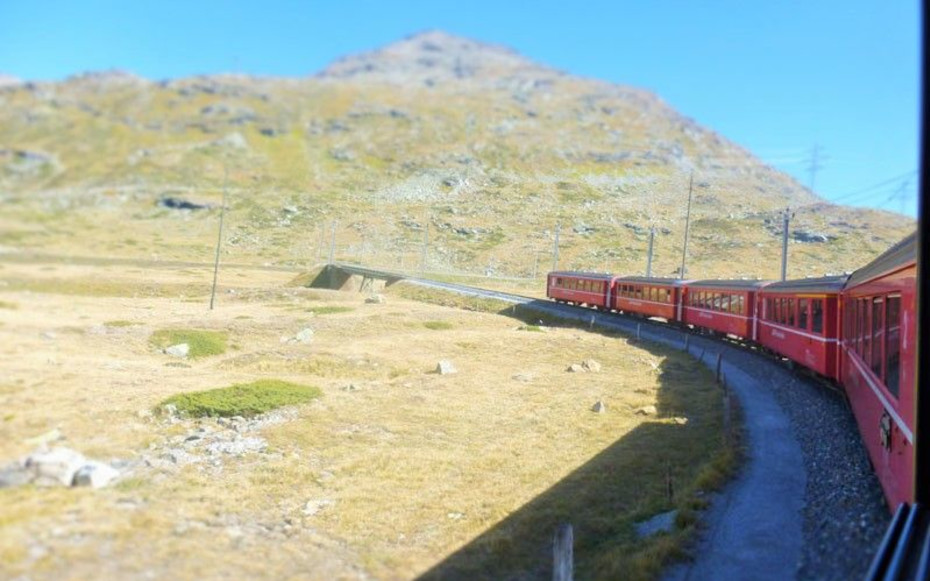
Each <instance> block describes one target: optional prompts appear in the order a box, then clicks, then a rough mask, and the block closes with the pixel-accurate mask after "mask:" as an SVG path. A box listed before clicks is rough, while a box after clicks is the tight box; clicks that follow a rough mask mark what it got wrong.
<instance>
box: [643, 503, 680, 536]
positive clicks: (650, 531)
mask: <svg viewBox="0 0 930 581" xmlns="http://www.w3.org/2000/svg"><path fill="white" fill-rule="evenodd" d="M677 517H678V511H677V510H670V511H668V512H663V513H660V514H657V515H655V516H654V517H652V518H651V519H649V520H646V521H643V522H640V523H636V536H638V537H639V538H641V539H643V538H646V537H651V536H652V535H655V534H658V533H668V532H671V531H672V529H674V528H675V519H676V518H677Z"/></svg>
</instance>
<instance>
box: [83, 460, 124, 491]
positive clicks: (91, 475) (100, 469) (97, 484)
mask: <svg viewBox="0 0 930 581" xmlns="http://www.w3.org/2000/svg"><path fill="white" fill-rule="evenodd" d="M117 476H119V472H118V471H117V470H116V469H115V468H113V467H111V466H110V465H109V464H104V463H103V462H97V461H95V460H91V461H89V462H87V463H86V464H84V465H83V466H81V467H80V468H79V469H78V471H77V472H75V473H74V480H73V482H72V484H74V486H90V487H91V488H103V487H104V486H106V485H107V484H109V483H110V482H112V481H113V480H114V479H115V478H116V477H117Z"/></svg>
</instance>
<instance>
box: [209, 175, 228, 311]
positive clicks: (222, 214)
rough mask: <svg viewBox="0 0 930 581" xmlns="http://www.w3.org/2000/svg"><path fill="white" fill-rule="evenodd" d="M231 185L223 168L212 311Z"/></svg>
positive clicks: (211, 292) (214, 263)
mask: <svg viewBox="0 0 930 581" xmlns="http://www.w3.org/2000/svg"><path fill="white" fill-rule="evenodd" d="M228 183H229V168H228V167H227V166H224V167H223V202H222V205H221V206H220V231H219V234H217V236H216V259H214V261H213V289H212V290H211V291H210V310H211V311H212V310H213V303H214V301H215V300H216V277H217V275H218V274H219V271H220V247H221V246H222V245H223V218H224V217H225V215H226V188H227V185H228Z"/></svg>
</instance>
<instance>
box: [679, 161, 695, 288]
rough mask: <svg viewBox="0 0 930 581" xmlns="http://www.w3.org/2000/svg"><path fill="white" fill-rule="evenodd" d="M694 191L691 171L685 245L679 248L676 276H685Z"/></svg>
mask: <svg viewBox="0 0 930 581" xmlns="http://www.w3.org/2000/svg"><path fill="white" fill-rule="evenodd" d="M693 191H694V172H693V171H692V172H691V179H690V180H689V181H688V212H687V214H685V245H684V247H683V248H682V249H681V272H679V273H678V278H681V279H683V278H685V262H686V261H687V259H688V234H689V233H690V230H691V194H692V192H693Z"/></svg>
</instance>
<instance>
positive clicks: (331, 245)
mask: <svg viewBox="0 0 930 581" xmlns="http://www.w3.org/2000/svg"><path fill="white" fill-rule="evenodd" d="M335 255H336V221H335V220H333V234H332V236H331V237H330V239H329V264H332V263H333V257H334V256H335Z"/></svg>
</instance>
